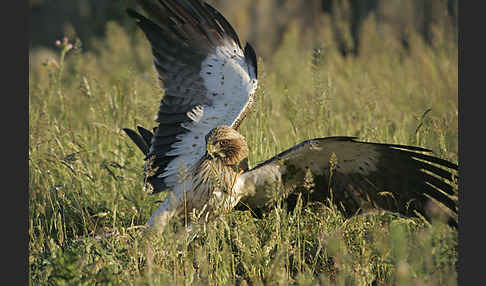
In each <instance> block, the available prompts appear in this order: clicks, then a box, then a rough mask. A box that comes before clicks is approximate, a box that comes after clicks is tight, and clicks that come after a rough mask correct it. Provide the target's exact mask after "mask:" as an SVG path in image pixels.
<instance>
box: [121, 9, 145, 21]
mask: <svg viewBox="0 0 486 286" xmlns="http://www.w3.org/2000/svg"><path fill="white" fill-rule="evenodd" d="M125 12H126V13H127V14H128V16H130V17H132V18H134V19H136V20H140V19H143V18H145V17H143V16H142V15H140V14H139V13H137V12H136V11H135V10H133V9H132V8H127V9H125Z"/></svg>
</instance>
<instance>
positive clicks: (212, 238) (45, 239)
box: [28, 19, 458, 285]
mask: <svg viewBox="0 0 486 286" xmlns="http://www.w3.org/2000/svg"><path fill="white" fill-rule="evenodd" d="M373 25H375V23H374V21H373V20H372V19H370V20H369V21H367V22H366V25H365V28H364V31H363V38H362V51H361V54H360V56H359V57H356V58H353V57H349V58H343V57H341V56H340V54H339V52H338V51H337V49H336V47H335V45H333V43H332V38H331V37H330V36H329V35H330V30H329V28H326V27H329V23H327V24H326V25H325V26H324V27H323V29H322V32H321V34H319V35H306V34H303V33H301V31H299V29H298V28H297V27H295V28H291V29H290V30H289V31H287V33H286V35H285V38H284V40H283V42H282V43H281V45H280V46H279V48H278V49H277V50H276V51H275V52H274V53H273V56H272V57H270V58H263V59H262V58H259V83H260V84H259V89H258V91H257V103H256V105H255V108H254V110H253V112H251V113H250V114H249V116H248V117H247V119H246V120H245V121H244V122H243V124H242V126H241V128H240V131H241V133H242V134H243V135H245V136H246V138H247V141H248V144H249V147H250V165H251V166H254V165H256V164H257V163H259V162H261V161H263V160H265V159H267V158H269V157H271V156H273V155H275V154H276V153H278V152H280V151H283V150H285V149H287V148H289V147H291V146H293V145H295V144H297V143H299V142H301V141H303V140H305V139H309V138H313V137H325V136H334V135H348V136H358V137H360V139H361V140H364V141H375V142H388V143H398V144H411V145H418V146H422V147H425V148H429V149H431V150H433V151H434V153H435V155H437V156H439V157H442V158H445V159H448V160H451V161H453V162H458V49H457V43H455V42H453V41H451V40H449V39H448V38H447V37H444V36H443V35H444V33H442V31H441V30H440V29H439V28H437V31H436V35H435V36H436V37H435V40H434V44H433V46H427V45H425V44H424V43H423V42H422V40H421V39H420V38H419V37H416V36H414V34H411V35H410V37H411V39H410V49H409V50H405V49H403V48H402V47H401V45H400V43H399V42H398V41H394V40H393V37H388V35H387V33H388V32H387V30H386V29H385V30H384V31H383V33H382V34H377V33H376V32H375V31H376V29H374V28H373ZM107 35H108V36H107V38H106V39H105V40H103V41H99V42H96V43H94V46H95V47H96V48H95V49H94V50H93V51H89V52H83V51H82V49H81V48H80V43H79V42H75V41H74V40H72V39H71V41H72V42H73V45H74V47H73V48H72V49H71V50H68V49H69V47H67V46H66V45H64V44H62V43H61V46H60V47H58V48H57V49H54V48H53V50H36V51H31V57H30V60H31V61H30V82H29V91H30V92H29V202H28V203H29V266H30V273H29V280H30V284H31V285H45V284H49V285H94V284H106V285H118V284H122V285H126V284H128V285H133V284H136V285H140V284H141V285H164V284H169V283H174V282H175V283H176V285H182V284H195V285H199V284H201V285H207V284H209V285H234V284H239V285H263V284H265V285H267V284H269V285H274V284H278V285H286V284H298V285H317V284H328V283H330V284H333V283H334V284H336V285H410V284H414V285H456V284H457V281H456V279H457V269H456V266H457V257H458V254H457V246H458V234H457V231H456V230H454V229H452V228H450V227H448V226H447V225H445V224H443V223H442V222H440V221H433V222H432V224H429V223H427V222H424V221H422V220H420V219H409V218H403V217H399V216H397V215H394V214H391V213H385V214H366V215H362V216H357V217H354V218H352V219H349V220H345V219H344V217H343V216H342V215H341V214H340V213H339V212H338V211H337V210H336V208H335V206H333V205H332V204H316V205H307V206H298V207H297V208H296V209H295V210H294V211H293V212H287V211H286V210H285V208H284V207H283V206H280V205H276V206H275V208H274V209H273V210H272V212H271V213H269V214H268V215H267V216H265V217H264V218H263V219H257V218H254V217H252V216H251V215H250V213H248V212H238V211H235V212H233V213H230V214H225V215H224V216H221V217H220V218H219V219H217V220H216V221H214V222H213V223H210V224H208V225H206V226H202V227H201V230H200V231H199V233H198V236H197V238H196V239H195V240H194V241H193V243H191V244H189V245H186V244H185V243H183V242H181V241H180V240H177V239H174V237H173V234H171V233H167V234H166V235H164V236H163V237H161V238H160V240H158V241H152V243H153V245H154V258H155V259H154V263H153V264H152V265H150V267H149V265H147V260H146V257H145V253H144V249H145V244H146V241H145V240H144V239H143V236H142V234H143V225H144V224H145V222H146V221H147V219H148V218H149V216H150V215H151V213H152V211H154V210H155V208H157V206H158V204H159V202H160V201H161V200H163V199H164V196H165V195H166V194H165V193H163V194H159V195H156V196H150V195H148V194H146V193H145V192H144V191H143V189H142V180H143V174H142V167H141V166H142V163H143V155H142V154H141V152H139V151H138V150H137V149H136V146H135V145H134V144H133V143H132V142H131V141H130V140H129V138H128V137H127V136H126V135H125V134H124V133H123V132H122V130H121V128H123V127H129V128H134V127H135V126H136V125H137V124H140V125H142V126H145V127H147V128H149V129H151V128H152V127H153V126H154V125H155V122H154V117H155V114H156V112H157V109H158V105H159V102H160V99H161V97H162V95H163V93H162V91H161V90H160V89H159V88H158V85H157V82H156V80H155V78H156V75H155V73H154V71H153V68H152V66H151V60H152V56H151V53H150V49H149V46H148V43H147V42H146V41H145V39H144V37H143V35H142V34H141V33H140V32H138V33H137V34H135V35H134V36H133V37H132V36H128V35H127V34H126V33H125V32H124V31H123V29H121V28H120V27H118V26H117V25H116V24H114V23H110V24H109V25H108V26H107ZM53 46H54V45H53ZM257 53H258V51H257ZM429 109H431V110H430V111H429V112H427V111H428V110H429Z"/></svg>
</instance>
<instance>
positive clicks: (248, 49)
mask: <svg viewBox="0 0 486 286" xmlns="http://www.w3.org/2000/svg"><path fill="white" fill-rule="evenodd" d="M245 59H246V62H247V64H248V65H249V66H250V67H253V68H254V69H255V78H258V64H257V57H256V53H255V50H254V49H253V47H252V46H251V45H250V44H249V43H246V46H245Z"/></svg>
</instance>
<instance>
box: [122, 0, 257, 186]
mask: <svg viewBox="0 0 486 286" xmlns="http://www.w3.org/2000/svg"><path fill="white" fill-rule="evenodd" d="M137 2H138V3H139V5H140V7H142V9H143V10H144V11H145V13H146V14H147V15H148V18H147V17H146V16H143V15H141V14H139V13H137V12H135V11H134V10H131V9H128V10H127V13H128V14H129V15H130V16H131V17H132V18H134V19H135V20H136V22H137V24H138V26H139V27H140V28H141V29H142V30H143V32H144V33H145V35H146V37H147V39H148V41H149V42H150V45H151V48H152V54H153V56H154V67H155V69H156V71H157V73H158V76H159V80H160V85H161V87H162V88H163V90H164V96H163V98H162V100H161V103H160V106H159V111H158V113H157V117H156V121H157V122H158V124H159V125H158V127H157V128H156V129H155V131H154V134H153V136H152V139H151V141H150V143H149V144H148V148H149V152H148V154H146V155H147V158H150V157H152V156H154V157H155V160H154V162H155V164H156V165H157V166H156V167H158V169H157V171H156V172H155V174H154V175H153V176H156V177H157V178H158V179H160V180H162V181H163V182H164V184H158V185H159V186H162V185H164V186H167V187H172V186H173V185H174V184H175V183H176V182H177V176H178V174H179V173H180V172H181V168H184V167H190V166H192V165H193V164H195V163H196V162H197V160H199V158H201V157H202V156H203V155H204V152H205V140H204V136H205V135H206V134H207V133H208V132H209V131H210V130H211V129H213V128H215V127H217V126H220V125H229V126H233V127H234V128H235V129H236V128H238V126H239V125H240V123H241V121H242V120H243V119H244V118H245V116H246V114H247V113H248V110H249V109H250V107H251V104H252V102H253V97H254V93H255V90H256V87H257V61H256V55H255V52H254V50H253V48H252V47H251V46H250V45H248V44H247V45H246V47H245V49H244V51H243V50H242V48H241V44H240V40H239V38H238V35H237V34H236V32H235V30H234V29H233V27H232V26H231V25H230V24H229V22H228V21H227V20H226V19H225V18H224V17H223V16H222V15H221V14H220V13H219V12H218V11H217V10H216V9H214V8H213V7H211V6H210V5H208V4H206V3H203V2H202V1H200V0H138V1H137ZM129 135H130V138H132V140H133V139H134V138H136V136H133V134H132V133H130V134H129ZM135 143H137V142H135ZM139 143H140V142H139ZM137 145H138V144H137ZM139 147H140V146H139ZM142 148H145V147H144V146H142ZM159 191H162V190H160V189H158V188H154V193H157V192H159Z"/></svg>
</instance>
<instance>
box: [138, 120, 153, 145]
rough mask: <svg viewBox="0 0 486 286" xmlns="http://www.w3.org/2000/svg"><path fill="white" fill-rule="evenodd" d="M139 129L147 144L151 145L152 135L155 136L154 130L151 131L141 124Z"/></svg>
mask: <svg viewBox="0 0 486 286" xmlns="http://www.w3.org/2000/svg"><path fill="white" fill-rule="evenodd" d="M137 130H138V133H140V135H142V137H143V139H144V140H145V143H146V144H147V146H150V144H151V143H150V142H151V141H152V137H154V134H152V132H150V131H149V130H147V129H145V128H143V127H142V126H140V125H138V126H137Z"/></svg>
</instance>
